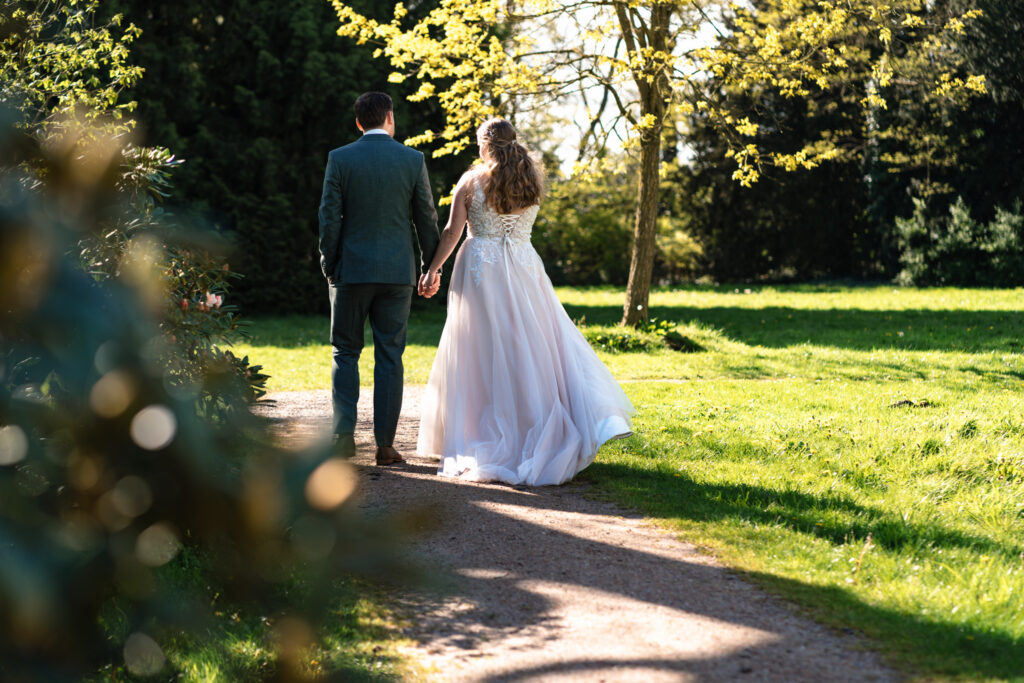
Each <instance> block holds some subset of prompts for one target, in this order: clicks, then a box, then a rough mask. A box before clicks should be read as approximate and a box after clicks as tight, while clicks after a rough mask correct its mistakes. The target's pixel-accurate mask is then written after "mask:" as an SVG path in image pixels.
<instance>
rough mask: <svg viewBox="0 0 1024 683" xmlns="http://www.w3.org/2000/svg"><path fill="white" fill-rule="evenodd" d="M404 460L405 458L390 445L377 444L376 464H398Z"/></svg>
mask: <svg viewBox="0 0 1024 683" xmlns="http://www.w3.org/2000/svg"><path fill="white" fill-rule="evenodd" d="M404 462H405V458H403V457H402V454H401V453H399V452H398V451H396V450H395V449H394V448H393V447H392V446H377V464H378V465H400V464H401V463H404Z"/></svg>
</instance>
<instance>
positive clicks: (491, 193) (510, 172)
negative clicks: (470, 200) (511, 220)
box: [477, 118, 544, 213]
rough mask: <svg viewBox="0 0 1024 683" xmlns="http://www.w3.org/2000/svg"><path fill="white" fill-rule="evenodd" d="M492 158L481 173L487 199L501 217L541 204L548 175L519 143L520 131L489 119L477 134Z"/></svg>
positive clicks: (505, 123)
mask: <svg viewBox="0 0 1024 683" xmlns="http://www.w3.org/2000/svg"><path fill="white" fill-rule="evenodd" d="M477 138H478V140H479V141H480V144H481V145H486V146H487V153H488V156H489V157H490V158H489V159H487V161H485V162H484V168H483V170H482V171H481V172H480V178H481V179H482V180H483V191H484V197H486V199H487V203H488V204H490V205H491V207H492V208H493V209H494V210H495V211H497V212H498V213H514V212H517V211H519V210H520V209H524V208H526V207H528V206H533V205H534V204H539V203H540V200H541V197H542V196H543V194H544V171H543V168H542V166H541V164H540V163H539V161H537V160H535V159H534V158H533V157H532V156H531V154H530V152H529V151H528V150H527V149H526V147H523V146H522V145H521V144H519V142H518V141H516V129H515V128H513V127H512V124H511V123H509V122H508V121H506V120H505V119H498V118H495V119H489V120H488V121H485V122H484V124H483V125H482V126H480V128H479V129H478V130H477Z"/></svg>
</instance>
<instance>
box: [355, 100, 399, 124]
mask: <svg viewBox="0 0 1024 683" xmlns="http://www.w3.org/2000/svg"><path fill="white" fill-rule="evenodd" d="M394 108H395V107H394V105H393V104H392V102H391V98H390V97H389V96H388V95H387V94H386V93H382V92H364V93H363V94H362V95H360V96H359V98H358V99H357V100H356V121H358V122H359V125H360V126H362V127H363V130H370V129H371V128H380V127H381V126H383V125H384V120H385V119H386V118H387V117H388V112H389V111H394Z"/></svg>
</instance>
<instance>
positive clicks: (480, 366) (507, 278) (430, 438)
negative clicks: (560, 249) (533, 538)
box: [417, 183, 634, 486]
mask: <svg viewBox="0 0 1024 683" xmlns="http://www.w3.org/2000/svg"><path fill="white" fill-rule="evenodd" d="M473 184H474V186H476V187H475V188H474V189H473V190H472V199H471V200H470V206H469V212H468V213H469V235H468V237H467V239H466V241H465V242H464V243H463V245H462V247H461V248H460V249H459V252H458V254H457V255H456V258H455V267H454V270H453V272H452V278H451V283H450V285H449V290H448V319H447V321H446V322H445V326H444V331H443V332H442V334H441V341H440V344H439V345H438V349H437V357H436V358H435V359H434V366H433V368H432V369H431V372H430V380H429V383H428V384H427V388H426V392H425V394H424V399H423V416H422V417H421V419H420V431H419V442H418V444H417V452H418V453H419V454H420V455H425V456H434V457H440V458H441V464H440V467H439V468H438V473H439V474H441V475H445V476H452V477H462V478H465V479H469V480H473V481H495V480H497V481H503V482H507V483H509V484H528V485H531V486H540V485H545V484H561V483H563V482H566V481H568V480H569V479H571V478H572V477H574V476H575V475H576V474H577V473H578V472H579V471H580V470H582V469H583V468H585V467H587V466H588V465H590V463H592V462H593V461H594V458H595V456H596V455H597V449H598V448H599V447H600V446H601V444H602V443H604V442H605V441H608V440H609V439H616V438H622V437H625V436H629V435H630V434H631V433H632V432H631V425H630V416H631V415H633V413H634V410H633V406H632V404H631V403H630V402H629V399H628V398H626V395H625V394H624V393H623V391H622V389H621V388H620V387H619V385H618V383H616V381H615V379H614V378H613V377H612V375H611V373H610V372H609V371H608V369H607V368H606V367H605V366H604V364H603V363H601V361H600V359H598V357H597V355H596V354H595V353H594V351H593V350H592V349H591V348H590V345H589V344H588V343H587V341H586V339H584V338H583V335H582V334H580V331H579V330H578V329H576V326H575V325H574V324H573V322H572V320H570V319H569V316H568V315H567V314H566V312H565V309H564V308H562V304H561V302H559V300H558V298H557V297H556V296H555V291H554V289H553V288H552V285H551V280H550V279H549V278H548V276H547V274H546V273H545V272H544V265H543V263H542V262H541V259H540V256H539V255H538V254H537V252H536V251H535V250H534V248H533V245H532V244H531V243H530V234H531V231H532V230H533V223H534V220H535V219H536V217H537V211H538V210H539V208H540V207H539V206H531V207H530V208H528V209H526V211H525V212H523V213H521V214H498V213H496V212H495V211H494V210H493V209H492V208H490V207H489V206H487V204H486V201H485V199H484V194H483V191H482V189H481V188H480V187H479V185H480V183H473Z"/></svg>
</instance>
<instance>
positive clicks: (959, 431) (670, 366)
mask: <svg viewBox="0 0 1024 683" xmlns="http://www.w3.org/2000/svg"><path fill="white" fill-rule="evenodd" d="M558 294H559V297H560V298H561V299H562V301H563V302H564V304H565V305H566V309H567V310H568V312H569V314H570V316H572V317H573V318H574V319H576V320H580V321H582V323H583V324H585V325H587V326H604V325H610V324H613V323H614V322H615V321H617V320H618V318H619V317H620V315H621V302H622V300H623V295H622V292H621V291H619V290H615V289H610V288H596V289H571V288H562V289H559V290H558ZM650 304H651V310H650V313H651V315H653V316H656V317H658V318H662V319H668V320H672V321H675V322H678V323H679V324H680V329H681V331H683V332H684V333H685V334H686V335H687V336H689V337H691V338H692V339H694V340H695V341H697V342H698V343H700V344H701V345H702V346H704V347H705V348H706V349H707V350H706V351H704V352H699V353H679V352H675V351H671V350H668V349H658V350H654V351H650V352H640V353H619V354H615V353H601V354H600V355H601V357H602V359H603V360H604V361H605V362H606V363H607V364H608V366H609V367H610V368H611V369H612V371H613V373H614V374H615V375H616V376H617V377H618V378H620V379H621V380H637V381H629V382H625V383H624V388H625V389H626V392H627V393H628V394H629V396H630V397H631V399H632V400H633V402H634V403H635V405H636V407H637V409H638V414H637V417H636V421H635V430H636V434H635V436H633V437H631V438H630V439H627V440H624V441H620V442H615V443H613V444H610V445H609V446H607V447H605V448H604V449H603V450H602V452H601V454H600V456H599V458H598V461H597V463H596V464H595V465H594V466H592V467H591V468H590V469H588V470H587V471H586V472H585V474H584V475H583V476H585V477H586V478H587V479H589V480H591V481H593V482H594V483H595V485H596V487H597V491H598V492H601V493H603V494H604V495H608V496H610V497H612V498H614V499H616V500H618V501H620V502H623V503H625V504H627V505H631V506H634V507H636V508H638V509H640V510H642V511H643V512H645V513H646V514H647V515H649V516H650V517H652V518H655V519H657V520H660V521H661V522H662V523H664V524H665V525H666V526H667V527H668V528H670V529H672V530H674V531H678V532H680V533H681V534H682V535H683V536H684V537H685V538H687V539H690V540H693V541H696V542H698V543H700V544H702V545H703V546H705V547H707V548H709V549H711V550H713V551H714V552H715V553H716V554H718V555H719V556H720V557H722V558H723V559H724V560H725V561H726V562H728V563H729V564H730V565H732V566H734V567H736V568H737V569H738V570H740V571H742V572H744V573H745V574H747V575H748V576H750V577H751V578H752V579H753V580H755V581H756V582H758V583H760V584H762V585H765V586H767V587H769V588H770V589H771V590H774V591H776V592H778V593H780V594H782V595H785V596H786V597H788V598H790V599H792V600H794V601H795V602H797V603H798V604H800V605H802V606H804V607H805V608H806V609H807V610H809V612H810V613H812V614H813V615H814V616H815V617H816V618H818V619H820V620H822V621H824V622H826V623H829V624H832V625H836V626H840V627H850V628H854V629H856V630H858V631H860V632H862V633H865V634H867V635H868V636H870V637H871V638H873V639H874V640H875V642H876V643H877V644H878V647H880V648H881V649H882V650H883V651H885V652H887V653H888V654H889V655H891V657H892V659H893V661H894V662H896V663H897V664H899V665H901V666H903V667H905V668H907V669H908V670H909V671H911V672H912V673H915V674H918V675H921V676H925V677H938V678H949V679H971V680H1024V394H1022V393H1021V390H1022V389H1024V358H1022V356H1021V343H1022V340H1024V290H1020V289H1018V290H983V289H953V288H948V289H922V290H916V289H897V288H893V287H891V286H886V287H855V288H848V287H838V286H795V287H770V288H768V287H765V288H751V289H750V290H746V289H745V288H743V287H740V288H734V287H719V288H700V287H693V288H683V289H674V290H659V291H656V292H655V293H653V294H652V296H651V301H650ZM443 320H444V317H443V308H441V307H440V306H433V305H429V304H428V305H425V306H421V307H419V308H418V310H417V311H416V312H415V313H414V316H413V319H412V321H411V323H410V346H409V350H408V352H407V354H406V377H407V381H408V382H411V383H417V382H425V381H426V378H427V374H428V373H429V369H430V363H431V361H432V358H433V351H434V348H435V346H436V344H437V340H438V338H439V337H440V332H441V328H442V326H443ZM326 334H327V320H326V318H322V319H319V318H271V319H262V320H258V321H256V323H255V325H254V327H253V337H252V339H251V340H250V342H249V343H248V344H247V345H246V346H244V347H243V348H242V349H241V350H242V351H243V352H245V353H248V354H250V356H251V357H252V359H253V360H254V361H255V362H257V363H262V364H264V365H265V366H266V368H267V371H268V372H269V373H270V374H271V375H272V379H271V381H270V389H271V390H292V389H309V388H326V387H327V386H328V384H329V369H330V350H329V346H328V345H327V344H326ZM364 356H365V357H364V359H363V365H362V379H363V382H364V383H367V384H368V383H370V381H372V372H371V371H370V367H371V366H370V358H371V356H372V348H371V347H370V346H369V342H368V346H367V351H366V353H364ZM901 403H902V404H901ZM896 404H901V405H896Z"/></svg>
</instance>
